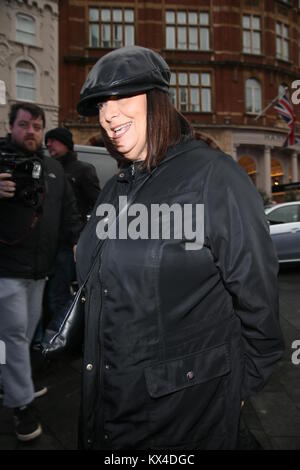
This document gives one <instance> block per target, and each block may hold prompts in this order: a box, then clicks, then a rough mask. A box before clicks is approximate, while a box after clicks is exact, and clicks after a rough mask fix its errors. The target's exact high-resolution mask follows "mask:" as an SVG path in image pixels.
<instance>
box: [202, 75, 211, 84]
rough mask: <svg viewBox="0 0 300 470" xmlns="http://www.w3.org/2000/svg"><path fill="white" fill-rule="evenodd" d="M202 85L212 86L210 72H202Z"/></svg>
mask: <svg viewBox="0 0 300 470" xmlns="http://www.w3.org/2000/svg"><path fill="white" fill-rule="evenodd" d="M201 85H202V86H210V73H201Z"/></svg>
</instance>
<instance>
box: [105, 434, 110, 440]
mask: <svg viewBox="0 0 300 470" xmlns="http://www.w3.org/2000/svg"><path fill="white" fill-rule="evenodd" d="M104 439H105V440H106V441H108V439H109V434H107V433H106V434H104Z"/></svg>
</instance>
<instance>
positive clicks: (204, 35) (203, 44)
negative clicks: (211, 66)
mask: <svg viewBox="0 0 300 470" xmlns="http://www.w3.org/2000/svg"><path fill="white" fill-rule="evenodd" d="M200 49H201V51H208V50H209V30H208V29H207V28H201V29H200Z"/></svg>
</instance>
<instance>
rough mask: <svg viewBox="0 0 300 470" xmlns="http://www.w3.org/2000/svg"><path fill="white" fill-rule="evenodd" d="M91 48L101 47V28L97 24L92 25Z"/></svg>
mask: <svg viewBox="0 0 300 470" xmlns="http://www.w3.org/2000/svg"><path fill="white" fill-rule="evenodd" d="M90 46H92V47H98V46H99V26H98V25H97V24H91V25H90Z"/></svg>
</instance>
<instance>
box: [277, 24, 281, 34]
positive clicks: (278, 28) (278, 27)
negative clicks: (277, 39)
mask: <svg viewBox="0 0 300 470" xmlns="http://www.w3.org/2000/svg"><path fill="white" fill-rule="evenodd" d="M276 34H278V35H281V23H276Z"/></svg>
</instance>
